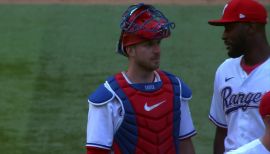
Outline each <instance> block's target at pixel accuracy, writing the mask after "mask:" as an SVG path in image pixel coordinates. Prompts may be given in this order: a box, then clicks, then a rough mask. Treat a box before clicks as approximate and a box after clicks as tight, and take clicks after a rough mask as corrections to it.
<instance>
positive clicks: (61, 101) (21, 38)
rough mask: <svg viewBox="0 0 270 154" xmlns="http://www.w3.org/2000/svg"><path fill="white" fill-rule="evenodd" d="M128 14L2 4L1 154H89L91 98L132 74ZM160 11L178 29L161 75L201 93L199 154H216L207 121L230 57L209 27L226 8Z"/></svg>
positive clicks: (196, 95) (195, 109)
mask: <svg viewBox="0 0 270 154" xmlns="http://www.w3.org/2000/svg"><path fill="white" fill-rule="evenodd" d="M125 8H126V6H102V5H100V6H91V5H0V14H1V16H0V21H1V22H0V34H1V37H0V42H1V43H0V47H1V49H0V98H1V107H0V153H1V154H82V153H84V152H85V150H84V144H85V129H86V121H87V119H86V118H87V110H88V103H87V96H88V94H89V93H90V92H92V91H93V90H94V89H95V88H96V87H97V86H98V85H99V84H100V83H102V82H103V81H104V80H105V79H106V78H107V76H109V75H111V74H114V73H116V72H118V71H121V70H125V69H126V58H124V57H121V56H119V55H117V54H115V52H114V50H115V46H116V41H117V40H118V37H119V28H118V25H119V20H120V16H121V13H122V12H123V10H124V9H125ZM158 8H160V9H161V10H162V11H164V12H165V13H166V14H167V15H168V17H169V18H170V19H171V20H173V21H175V23H176V29H175V30H173V32H172V37H171V38H170V39H167V40H164V41H163V42H162V51H163V57H162V64H161V69H165V70H167V71H170V72H172V73H174V74H176V75H178V76H180V77H181V78H182V79H183V80H184V81H185V82H186V83H187V84H188V85H190V87H191V89H192V90H193V99H192V101H191V102H190V108H191V112H192V115H193V119H194V124H195V127H196V129H197V131H198V134H197V135H196V136H195V137H194V145H195V147H196V152H197V153H198V154H210V153H212V147H211V146H212V140H213V135H214V127H213V125H212V124H211V123H210V122H209V120H208V117H207V115H208V111H209V106H210V100H211V95H212V85H213V84H212V83H213V78H214V73H215V69H216V68H217V67H218V65H219V64H220V63H221V62H222V61H223V60H224V59H225V58H226V51H225V48H224V46H223V43H222V41H221V39H220V38H221V33H222V31H223V29H222V27H212V26H209V25H207V20H208V19H212V18H218V16H219V15H220V11H221V10H222V6H211V7H210V6H158ZM268 10H269V9H268ZM268 34H269V33H268ZM268 36H269V35H268Z"/></svg>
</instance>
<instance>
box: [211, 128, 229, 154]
mask: <svg viewBox="0 0 270 154" xmlns="http://www.w3.org/2000/svg"><path fill="white" fill-rule="evenodd" d="M226 136H227V129H226V128H222V127H218V126H217V127H216V134H215V139H214V149H213V150H214V154H222V153H224V151H225V149H224V139H225V137H226Z"/></svg>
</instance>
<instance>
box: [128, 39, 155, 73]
mask: <svg viewBox="0 0 270 154" xmlns="http://www.w3.org/2000/svg"><path fill="white" fill-rule="evenodd" d="M131 50H132V51H130V54H129V59H130V61H131V62H132V63H131V64H132V65H135V66H136V67H138V68H140V69H144V70H146V71H154V70H156V69H158V68H159V64H160V40H150V41H146V42H143V43H139V44H136V45H135V46H133V47H132V48H131Z"/></svg>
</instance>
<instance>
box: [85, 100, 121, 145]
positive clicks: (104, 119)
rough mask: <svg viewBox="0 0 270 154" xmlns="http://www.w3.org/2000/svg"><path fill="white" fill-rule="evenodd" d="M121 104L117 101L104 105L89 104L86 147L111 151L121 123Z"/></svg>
mask: <svg viewBox="0 0 270 154" xmlns="http://www.w3.org/2000/svg"><path fill="white" fill-rule="evenodd" d="M120 108H121V105H120V103H118V102H117V100H116V99H113V100H111V101H110V102H108V103H106V104H104V105H93V104H92V103H89V112H88V122H87V143H86V146H91V147H97V148H103V149H111V146H112V143H113V135H114V133H115V131H116V126H117V125H118V123H119V119H120V118H119V116H120V115H119V114H118V113H119V110H120Z"/></svg>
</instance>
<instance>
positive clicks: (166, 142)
mask: <svg viewBox="0 0 270 154" xmlns="http://www.w3.org/2000/svg"><path fill="white" fill-rule="evenodd" d="M158 73H159V75H160V78H161V82H155V83H151V84H149V83H148V84H145V85H144V86H143V85H142V84H140V85H139V86H136V85H130V84H128V83H127V82H126V80H125V78H124V77H123V75H122V74H121V73H119V74H117V75H115V76H114V77H113V78H110V79H109V80H108V83H109V84H110V86H111V88H112V89H113V90H114V91H115V93H116V95H117V96H118V97H119V98H120V99H121V102H122V104H123V107H124V110H125V115H124V119H123V122H122V124H121V126H120V127H119V129H118V130H117V132H116V133H115V136H114V145H113V148H114V153H115V154H121V153H122V154H133V153H134V154H141V153H146V154H174V153H179V140H178V137H179V129H180V128H179V127H180V115H181V114H180V104H181V103H180V93H181V92H180V85H179V82H178V80H177V79H176V77H175V76H173V75H171V74H168V73H165V72H162V71H158ZM138 87H144V89H142V88H138ZM149 89H150V90H149Z"/></svg>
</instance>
